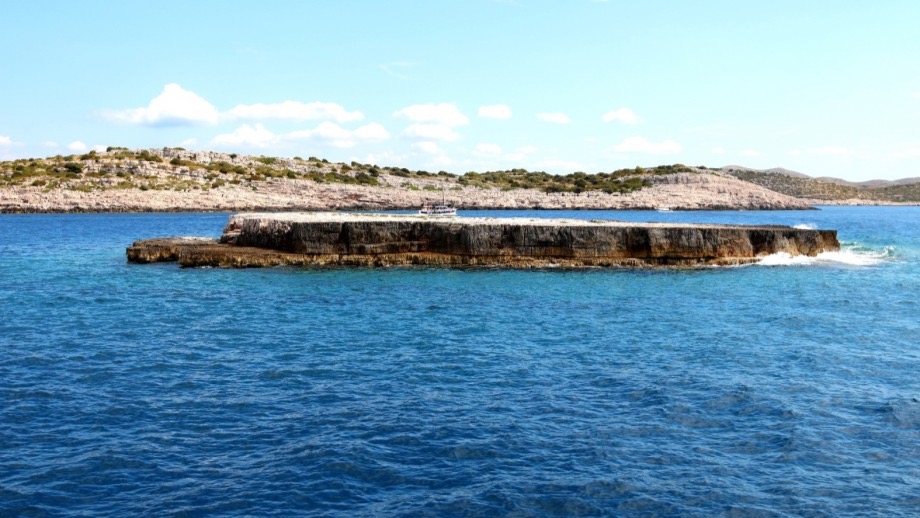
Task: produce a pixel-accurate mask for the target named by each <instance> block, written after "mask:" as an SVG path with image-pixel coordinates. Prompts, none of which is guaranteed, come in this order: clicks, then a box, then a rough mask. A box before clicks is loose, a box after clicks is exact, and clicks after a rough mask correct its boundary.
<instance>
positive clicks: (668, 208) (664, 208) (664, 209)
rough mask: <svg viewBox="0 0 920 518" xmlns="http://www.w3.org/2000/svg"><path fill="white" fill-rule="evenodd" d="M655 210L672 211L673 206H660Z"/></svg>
mask: <svg viewBox="0 0 920 518" xmlns="http://www.w3.org/2000/svg"><path fill="white" fill-rule="evenodd" d="M655 210H657V211H658V212H671V207H658V208H657V209H655Z"/></svg>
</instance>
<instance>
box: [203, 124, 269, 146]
mask: <svg viewBox="0 0 920 518" xmlns="http://www.w3.org/2000/svg"><path fill="white" fill-rule="evenodd" d="M277 142H278V136H277V135H275V134H274V133H272V132H271V131H269V130H267V129H266V128H265V126H263V125H261V124H256V125H254V126H250V125H249V124H243V125H242V126H240V127H239V128H237V129H236V130H234V131H233V132H232V133H224V134H222V135H217V136H216V137H214V138H213V139H211V143H212V144H215V145H218V146H234V147H235V146H240V147H258V148H263V147H268V146H271V145H274V144H276V143H277Z"/></svg>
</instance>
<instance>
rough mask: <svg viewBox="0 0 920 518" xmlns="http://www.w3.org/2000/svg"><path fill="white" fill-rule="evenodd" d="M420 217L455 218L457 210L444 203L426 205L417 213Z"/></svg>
mask: <svg viewBox="0 0 920 518" xmlns="http://www.w3.org/2000/svg"><path fill="white" fill-rule="evenodd" d="M418 213H419V214H421V215H422V216H456V215H457V209H456V208H454V207H451V206H450V205H448V204H446V203H437V204H434V205H432V204H430V203H426V204H425V205H423V206H422V208H421V209H419V211H418Z"/></svg>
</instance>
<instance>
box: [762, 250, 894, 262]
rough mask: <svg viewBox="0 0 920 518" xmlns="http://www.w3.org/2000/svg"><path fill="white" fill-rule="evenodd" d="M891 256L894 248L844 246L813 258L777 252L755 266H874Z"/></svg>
mask: <svg viewBox="0 0 920 518" xmlns="http://www.w3.org/2000/svg"><path fill="white" fill-rule="evenodd" d="M893 255H894V247H891V246H886V247H885V248H883V249H882V250H868V249H866V248H865V247H860V246H855V247H848V246H844V247H843V248H841V249H840V250H839V251H837V252H821V253H820V254H818V255H817V256H815V257H808V256H805V255H792V254H789V253H788V252H779V253H776V254H770V255H768V256H766V257H764V258H763V259H761V260H760V261H758V262H757V264H759V265H761V266H810V265H819V266H831V265H847V266H875V265H877V264H881V263H883V262H885V261H886V260H888V259H890V258H891V257H892V256H893Z"/></svg>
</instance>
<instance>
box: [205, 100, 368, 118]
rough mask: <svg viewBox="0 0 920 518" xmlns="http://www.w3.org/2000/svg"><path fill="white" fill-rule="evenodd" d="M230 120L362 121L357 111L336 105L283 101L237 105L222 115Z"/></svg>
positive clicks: (362, 116) (360, 114) (361, 114)
mask: <svg viewBox="0 0 920 518" xmlns="http://www.w3.org/2000/svg"><path fill="white" fill-rule="evenodd" d="M223 117H225V118H227V119H230V120H237V119H245V120H265V119H281V120H298V121H305V120H334V121H336V122H350V121H359V120H362V119H364V114H363V113H361V112H359V111H353V112H350V111H348V110H346V109H345V108H344V107H343V106H342V105H340V104H337V103H325V102H311V103H302V102H299V101H284V102H280V103H273V104H264V103H256V104H238V105H236V106H234V107H233V108H231V109H230V110H228V111H227V112H226V113H224V114H223Z"/></svg>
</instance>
